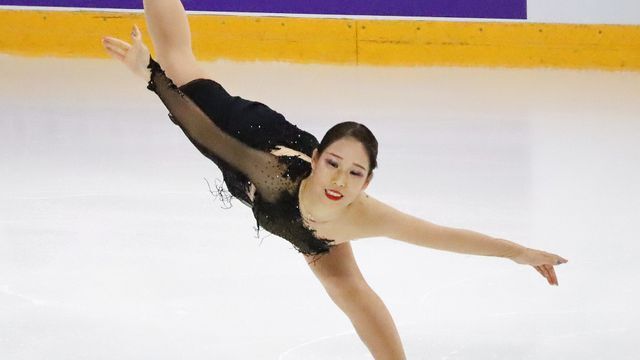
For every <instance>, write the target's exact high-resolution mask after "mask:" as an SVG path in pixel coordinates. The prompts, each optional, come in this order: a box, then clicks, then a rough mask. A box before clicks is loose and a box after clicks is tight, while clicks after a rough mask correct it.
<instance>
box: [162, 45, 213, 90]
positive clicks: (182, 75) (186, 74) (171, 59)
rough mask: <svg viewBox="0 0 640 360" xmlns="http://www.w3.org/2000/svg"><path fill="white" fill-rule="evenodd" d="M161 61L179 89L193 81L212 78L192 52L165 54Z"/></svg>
mask: <svg viewBox="0 0 640 360" xmlns="http://www.w3.org/2000/svg"><path fill="white" fill-rule="evenodd" d="M159 60H160V61H159V62H160V66H162V68H163V69H164V71H165V73H166V74H167V76H168V77H169V78H170V79H171V80H173V83H174V84H175V85H176V86H178V87H180V86H182V85H184V84H186V83H188V82H189V81H191V80H195V79H207V78H210V75H209V74H208V73H207V72H206V71H205V70H204V69H203V68H202V66H201V65H200V64H199V63H198V61H196V59H195V57H194V56H193V54H191V53H190V52H188V53H174V54H164V55H163V56H161V57H160V59H159Z"/></svg>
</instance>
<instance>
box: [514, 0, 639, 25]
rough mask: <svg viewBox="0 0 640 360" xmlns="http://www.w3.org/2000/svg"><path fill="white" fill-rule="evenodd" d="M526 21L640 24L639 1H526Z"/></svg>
mask: <svg viewBox="0 0 640 360" xmlns="http://www.w3.org/2000/svg"><path fill="white" fill-rule="evenodd" d="M527 7H528V17H529V21H530V22H552V23H576V24H629V25H640V0H607V1H605V0H559V1H558V0H528V4H527Z"/></svg>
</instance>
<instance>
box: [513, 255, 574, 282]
mask: <svg viewBox="0 0 640 360" xmlns="http://www.w3.org/2000/svg"><path fill="white" fill-rule="evenodd" d="M512 260H513V261H515V262H517V263H518V264H523V265H531V266H533V268H534V269H536V270H537V271H538V272H539V273H540V275H542V276H544V277H545V278H546V279H547V281H548V282H549V284H550V285H558V277H557V276H556V272H555V270H554V269H553V266H554V265H560V264H564V263H566V262H568V261H569V260H567V259H565V258H563V257H560V256H558V255H555V254H551V253H548V252H545V251H540V250H535V249H529V248H525V249H524V251H522V252H521V253H520V254H518V255H517V256H516V257H514V258H513V259H512Z"/></svg>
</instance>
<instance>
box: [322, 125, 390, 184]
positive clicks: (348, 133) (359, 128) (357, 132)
mask: <svg viewBox="0 0 640 360" xmlns="http://www.w3.org/2000/svg"><path fill="white" fill-rule="evenodd" d="M346 137H351V138H353V139H355V140H357V141H359V142H360V143H361V144H362V145H363V146H364V148H365V150H366V151H367V155H368V156H369V173H368V174H367V176H370V175H371V173H372V172H373V169H375V168H376V167H377V166H378V140H377V139H376V137H375V136H374V135H373V133H372V132H371V130H369V128H367V127H366V126H364V125H363V124H360V123H357V122H355V121H345V122H341V123H339V124H336V125H334V126H333V127H332V128H331V129H329V131H327V133H326V134H324V137H323V138H322V141H321V142H320V145H318V156H320V155H322V153H323V152H324V151H325V150H326V149H327V147H329V145H331V144H333V143H334V142H336V141H338V140H340V139H343V138H346Z"/></svg>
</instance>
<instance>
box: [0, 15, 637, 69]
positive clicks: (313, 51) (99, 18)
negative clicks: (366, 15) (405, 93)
mask: <svg viewBox="0 0 640 360" xmlns="http://www.w3.org/2000/svg"><path fill="white" fill-rule="evenodd" d="M189 22H190V25H191V31H192V40H193V48H194V52H195V54H196V56H197V57H198V58H199V59H201V60H214V59H232V60H241V61H252V60H261V61H290V62H298V63H331V64H372V65H416V66H429V65H450V66H504V67H560V68H589V69H608V70H636V71H637V70H640V26H631V25H572V24H534V23H504V22H501V23H490V22H440V21H404V20H354V19H317V18H291V17H251V16H217V15H193V14H192V15H189ZM133 24H138V26H139V27H140V29H141V30H142V31H143V33H144V34H145V35H144V36H145V38H146V41H147V44H148V45H150V46H151V41H150V37H149V35H148V34H147V33H146V27H145V21H144V16H143V15H142V14H141V13H116V12H114V13H111V12H89V11H78V12H56V11H27V10H2V11H0V31H1V32H0V33H1V34H2V36H1V37H0V52H2V53H7V54H16V55H24V56H59V57H107V55H106V53H105V52H104V50H103V49H102V45H101V43H100V39H101V38H102V36H105V35H110V36H115V37H119V38H122V39H127V40H128V39H129V38H130V36H129V33H130V30H131V27H132V25H133Z"/></svg>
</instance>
